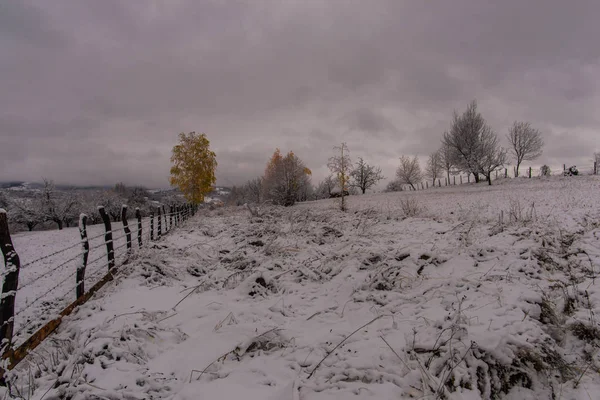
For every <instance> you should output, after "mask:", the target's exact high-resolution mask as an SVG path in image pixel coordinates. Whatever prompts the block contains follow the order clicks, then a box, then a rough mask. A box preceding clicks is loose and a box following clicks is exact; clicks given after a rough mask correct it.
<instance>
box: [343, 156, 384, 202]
mask: <svg viewBox="0 0 600 400" xmlns="http://www.w3.org/2000/svg"><path fill="white" fill-rule="evenodd" d="M350 178H351V182H350V186H352V187H355V188H358V189H360V190H361V191H362V194H365V192H366V191H367V189H370V188H371V187H373V186H375V185H376V184H377V182H379V181H380V180H382V179H384V177H383V174H382V172H381V168H380V167H375V166H373V165H369V164H367V163H366V162H365V161H364V160H363V158H362V157H359V158H358V162H357V163H356V167H355V168H354V169H353V170H352V172H350Z"/></svg>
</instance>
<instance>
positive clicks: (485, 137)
mask: <svg viewBox="0 0 600 400" xmlns="http://www.w3.org/2000/svg"><path fill="white" fill-rule="evenodd" d="M505 163H506V150H505V149H503V148H502V147H500V144H499V143H498V136H496V134H495V133H494V132H493V131H491V130H489V131H486V132H484V133H483V134H482V136H481V151H480V155H479V157H478V159H477V165H478V168H479V172H480V173H481V174H482V175H483V176H485V178H486V180H487V181H488V184H490V185H491V184H492V173H493V172H494V171H495V170H496V169H497V168H500V167H502V166H503V165H504V164H505Z"/></svg>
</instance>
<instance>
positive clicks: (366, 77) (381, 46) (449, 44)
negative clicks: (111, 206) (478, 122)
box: [0, 0, 600, 187]
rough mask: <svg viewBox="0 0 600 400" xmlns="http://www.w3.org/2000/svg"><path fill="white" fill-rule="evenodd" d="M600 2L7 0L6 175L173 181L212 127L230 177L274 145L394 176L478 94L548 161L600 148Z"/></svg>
mask: <svg viewBox="0 0 600 400" xmlns="http://www.w3.org/2000/svg"><path fill="white" fill-rule="evenodd" d="M598 15H600V2H599V1H597V0H574V1H569V2H567V1H564V0H535V1H534V0H530V1H522V0H503V1H491V0H490V1H482V0H452V1H447V0H438V1H435V0H431V1H418V0H406V1H403V0H389V1H387V0H370V1H363V0H356V1H354V0H326V1H325V0H323V1H319V0H303V1H300V0H254V1H250V0H249V1H237V0H220V1H212V0H190V1H183V0H176V1H175V0H172V1H162V0H161V1H152V0H131V1H124V0H119V1H116V0H115V1H112V0H102V1H93V0H89V1H84V0H73V1H60V0H53V1H27V0H19V1H2V2H0V76H1V78H0V180H38V181H39V180H40V178H41V177H42V176H43V177H48V178H51V179H54V180H55V181H56V182H59V183H73V184H112V183H115V182H117V181H123V182H125V183H128V184H143V185H146V186H149V187H165V186H168V181H167V179H168V170H169V166H170V163H169V157H170V151H171V148H172V147H173V145H174V144H175V143H176V140H177V134H178V133H179V132H183V131H186V132H189V131H197V132H204V133H206V134H207V135H208V137H209V139H210V141H211V147H212V148H213V150H214V151H215V152H216V153H217V160H218V162H219V168H218V171H217V172H218V174H217V176H218V184H221V185H231V184H238V183H242V182H244V181H245V180H247V179H249V178H252V177H254V176H257V175H259V174H261V173H262V172H263V170H264V166H265V164H266V161H267V159H268V158H269V156H270V155H271V154H272V152H273V151H274V149H275V148H276V147H280V148H281V149H282V151H288V150H293V151H294V152H295V153H296V154H297V155H299V156H300V158H302V159H303V160H304V161H305V162H306V164H307V165H308V166H309V167H310V168H311V169H312V170H313V173H314V179H315V180H319V179H320V178H322V177H323V176H324V175H325V174H326V173H327V169H326V163H327V158H328V157H329V156H330V155H331V152H332V150H331V149H332V147H333V146H335V145H336V144H338V143H340V142H342V141H344V142H347V144H348V146H349V148H350V151H351V155H352V156H354V157H358V156H362V157H364V158H365V159H366V160H368V161H370V162H372V163H375V164H379V165H381V166H382V167H383V169H384V172H385V173H386V175H387V176H388V177H391V176H392V175H393V173H394V169H395V167H396V165H397V160H398V157H399V156H400V155H402V154H411V155H412V154H417V155H419V156H424V155H426V154H428V153H429V152H431V151H433V150H435V149H436V148H437V147H438V146H439V139H440V136H441V134H442V132H443V131H444V130H445V129H446V128H447V127H448V126H449V123H450V121H451V117H452V111H453V110H454V109H457V110H459V111H460V110H462V109H464V108H465V106H466V105H467V104H468V103H469V102H470V101H471V100H472V99H477V101H478V103H479V106H480V110H481V112H482V113H483V115H484V117H486V118H487V119H488V121H489V122H490V124H491V125H492V126H493V127H494V129H495V130H496V131H497V132H498V133H499V134H500V135H502V136H504V135H505V134H506V132H507V129H508V127H509V125H510V124H511V123H512V121H514V120H526V121H530V122H531V123H532V124H533V125H534V126H535V127H537V128H539V129H540V130H541V131H542V132H543V133H544V136H545V139H546V142H547V146H546V149H545V152H544V155H543V156H542V158H541V159H540V160H539V163H548V164H550V165H551V166H558V165H562V164H563V163H567V164H577V165H584V164H590V160H591V156H592V153H593V151H594V150H600V138H599V135H598V132H599V130H600V112H599V111H598V110H600V88H599V86H598V82H600V45H599V43H598V38H599V37H600V24H599V23H598V21H597V20H598Z"/></svg>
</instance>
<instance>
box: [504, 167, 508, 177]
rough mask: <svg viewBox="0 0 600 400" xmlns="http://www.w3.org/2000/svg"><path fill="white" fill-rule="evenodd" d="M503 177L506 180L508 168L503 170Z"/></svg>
mask: <svg viewBox="0 0 600 400" xmlns="http://www.w3.org/2000/svg"><path fill="white" fill-rule="evenodd" d="M504 177H505V178H508V168H504Z"/></svg>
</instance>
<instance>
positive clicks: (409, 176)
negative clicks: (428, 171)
mask: <svg viewBox="0 0 600 400" xmlns="http://www.w3.org/2000/svg"><path fill="white" fill-rule="evenodd" d="M396 178H398V181H399V182H400V183H401V184H405V185H410V187H411V188H413V190H416V188H415V184H418V183H419V182H421V181H422V180H423V173H422V172H421V166H420V165H419V159H418V158H417V156H414V157H413V158H410V157H407V156H402V157H400V165H399V166H398V169H397V170H396Z"/></svg>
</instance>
